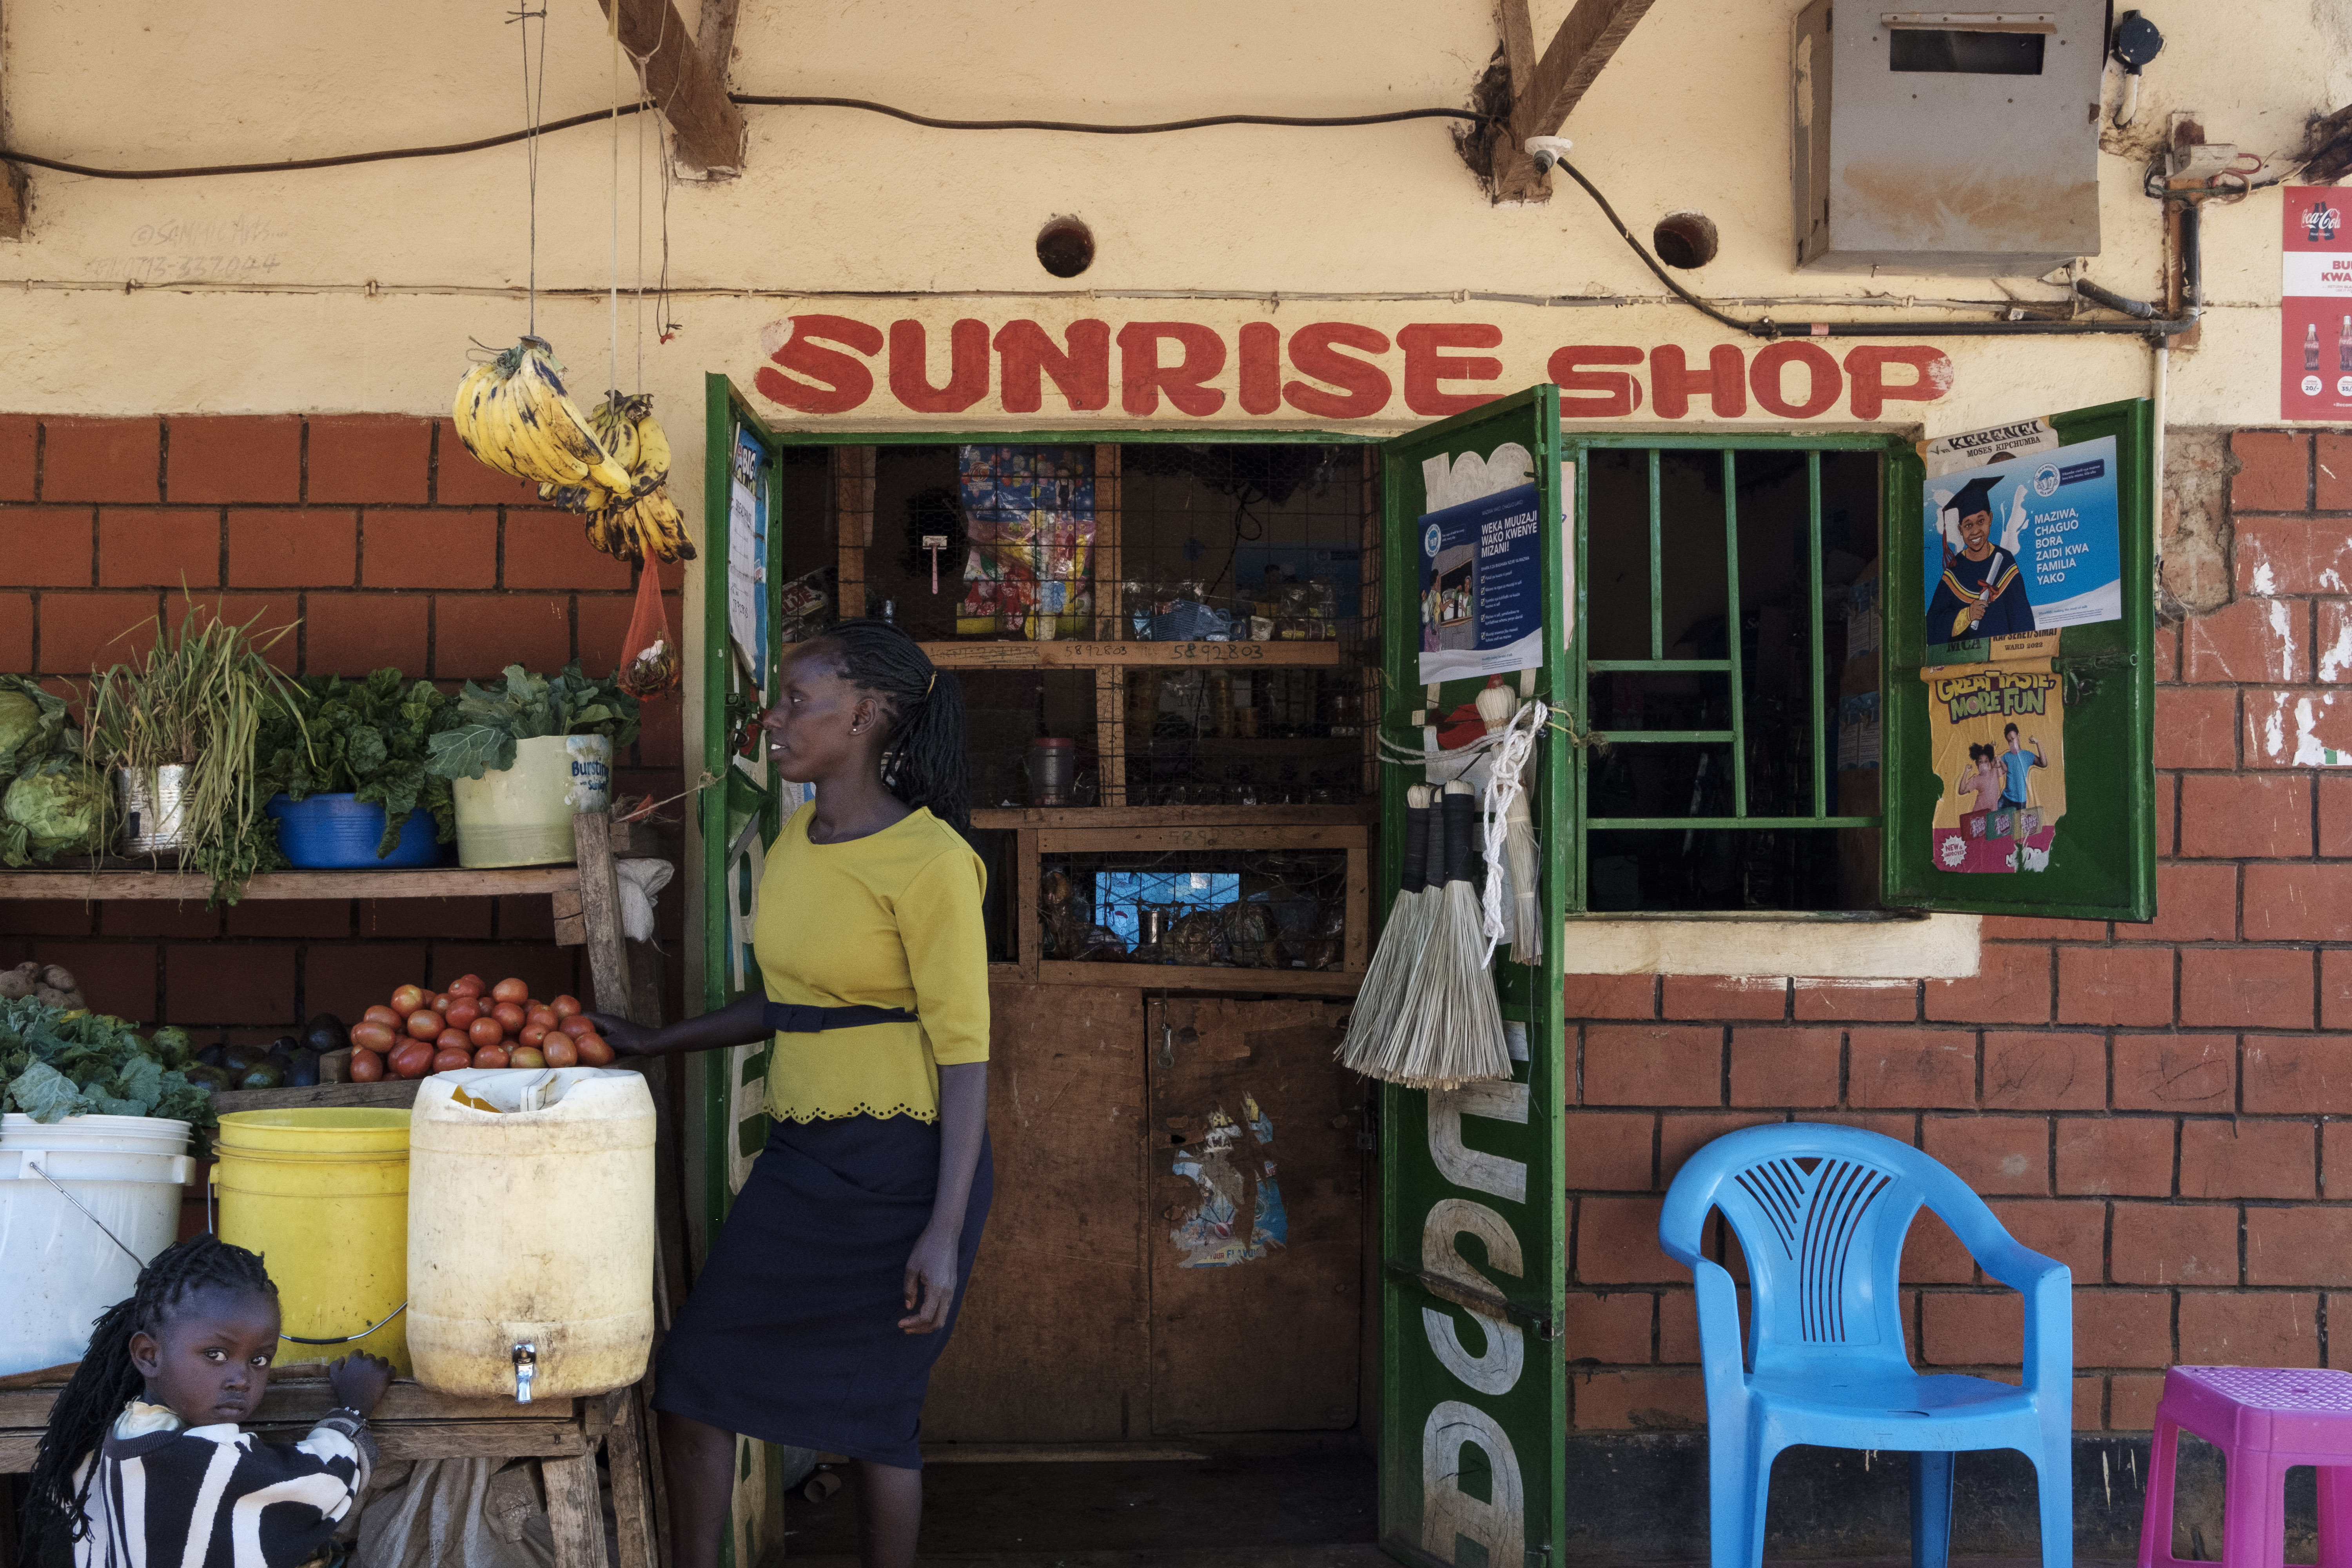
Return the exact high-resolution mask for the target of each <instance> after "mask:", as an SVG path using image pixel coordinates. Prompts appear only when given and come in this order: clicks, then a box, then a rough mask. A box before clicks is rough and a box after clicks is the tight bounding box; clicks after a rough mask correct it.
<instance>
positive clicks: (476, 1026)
mask: <svg viewBox="0 0 2352 1568" xmlns="http://www.w3.org/2000/svg"><path fill="white" fill-rule="evenodd" d="M506 1037H507V1032H506V1031H505V1030H504V1029H501V1028H499V1021H498V1020H497V1019H496V1018H477V1019H475V1020H474V1021H473V1022H472V1023H471V1024H470V1025H468V1026H467V1028H466V1038H467V1039H468V1040H471V1041H472V1042H473V1043H474V1045H475V1047H477V1048H479V1047H487V1046H497V1045H503V1044H505V1043H506Z"/></svg>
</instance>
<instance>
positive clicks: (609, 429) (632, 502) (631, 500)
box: [540, 392, 694, 561]
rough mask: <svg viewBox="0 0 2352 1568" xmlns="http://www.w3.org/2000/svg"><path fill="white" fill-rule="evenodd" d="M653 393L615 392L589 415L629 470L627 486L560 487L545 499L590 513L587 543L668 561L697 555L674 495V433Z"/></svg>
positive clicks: (627, 557)
mask: <svg viewBox="0 0 2352 1568" xmlns="http://www.w3.org/2000/svg"><path fill="white" fill-rule="evenodd" d="M653 409H654V400H653V397H652V395H650V394H647V393H642V392H641V393H639V394H637V395H635V396H634V397H623V396H622V395H620V394H619V393H617V392H615V393H613V394H612V395H609V396H607V397H606V398H605V399H604V402H603V403H602V404H600V405H598V406H597V408H596V411H595V412H594V413H593V414H591V415H589V416H588V422H589V424H591V425H592V426H594V427H595V430H596V434H597V436H598V437H601V438H602V439H603V440H604V444H605V445H606V446H607V447H609V448H611V450H612V453H613V456H614V458H615V459H617V460H618V461H619V463H620V465H621V467H623V468H625V469H627V470H628V473H629V479H630V483H629V487H628V488H627V489H605V488H604V487H601V486H597V485H594V484H589V485H584V486H578V487H572V488H571V489H560V488H559V489H556V491H555V493H553V494H550V493H549V489H550V488H549V487H547V486H544V485H542V486H541V487H540V494H541V498H542V499H543V500H552V501H554V502H555V503H556V504H557V505H558V506H562V507H568V508H570V509H571V510H574V511H582V512H585V513H587V514H588V542H589V543H590V544H592V545H593V546H595V547H596V548H597V549H599V550H601V551H603V552H604V553H605V554H607V555H617V556H619V557H620V558H621V559H622V560H624V561H643V560H645V559H646V557H647V556H648V555H652V556H657V557H659V558H660V559H662V560H664V561H691V560H693V559H694V541H693V540H691V539H689V538H688V537H687V533H686V518H685V516H684V515H683V514H682V513H680V512H679V510H677V502H676V501H673V500H670V499H669V486H668V483H667V480H668V479H669V437H668V436H667V435H665V434H664V433H663V431H662V427H661V426H660V424H659V423H658V422H656V420H655V418H654V414H653Z"/></svg>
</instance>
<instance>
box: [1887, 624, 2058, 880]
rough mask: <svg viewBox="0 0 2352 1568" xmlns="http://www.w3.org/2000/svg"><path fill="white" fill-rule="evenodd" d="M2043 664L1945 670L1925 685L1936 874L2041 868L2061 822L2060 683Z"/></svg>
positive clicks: (1928, 674) (1923, 675)
mask: <svg viewBox="0 0 2352 1568" xmlns="http://www.w3.org/2000/svg"><path fill="white" fill-rule="evenodd" d="M2049 662H2050V661H2049V660H2047V659H2041V660H2036V661H2033V662H2031V663H2025V664H2014V665H2002V664H1979V665H1957V666H1955V665H1946V666H1943V667H1941V668H1927V669H1923V670H1921V671H1920V672H1919V679H1921V680H1922V681H1924V682H1925V683H1926V684H1927V731H1928V734H1929V736H1930V737H1931V742H1932V743H1931V744H1930V746H1929V748H1928V755H1929V757H1930V759H1931V761H1932V763H1933V765H1934V767H1935V769H1936V777H1937V783H1938V784H1940V785H1941V786H1942V788H1941V790H1940V792H1939V793H1938V795H1937V800H1936V815H1935V818H1934V821H1933V823H1932V825H1931V826H1930V827H1929V829H1928V831H1929V832H1930V833H1931V834H1933V835H1934V838H1935V843H1934V849H1933V853H1934V857H1935V864H1936V867H1937V869H1938V870H1944V871H1958V872H1984V873H1988V874H1991V873H2001V874H2007V873H2011V872H2029V871H2042V870H2047V869H2048V868H2049V866H2050V847H2051V845H2052V844H2053V842H2055V841H2056V839H2057V837H2058V819H2059V818H2060V817H2062V816H2065V815H2066V715H2065V711H2064V709H2065V697H2064V687H2063V682H2064V679H2065V678H2064V677H2063V676H2061V675H2058V674H2056V673H2054V672H2053V671H2052V670H2051V668H2049Z"/></svg>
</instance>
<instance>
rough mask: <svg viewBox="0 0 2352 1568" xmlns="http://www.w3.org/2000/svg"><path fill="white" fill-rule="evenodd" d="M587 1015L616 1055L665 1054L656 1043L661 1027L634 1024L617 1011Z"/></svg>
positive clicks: (655, 1055) (644, 1055)
mask: <svg viewBox="0 0 2352 1568" xmlns="http://www.w3.org/2000/svg"><path fill="white" fill-rule="evenodd" d="M585 1016H586V1017H587V1018H588V1020H589V1021H590V1022H591V1023H593V1024H594V1025H595V1026H596V1032H597V1033H598V1034H600V1035H602V1036H604V1043H605V1044H606V1045H608V1046H610V1047H613V1054H614V1055H615V1056H623V1057H657V1056H660V1055H662V1054H663V1053H662V1047H660V1046H659V1045H658V1044H656V1040H657V1039H658V1038H659V1037H660V1035H661V1031H660V1030H659V1029H648V1028H646V1026H644V1025H642V1024H632V1023H630V1022H629V1021H628V1020H627V1019H626V1018H624V1017H622V1016H620V1015H619V1014H617V1013H590V1014H587V1015H585Z"/></svg>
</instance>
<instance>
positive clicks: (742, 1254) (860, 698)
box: [597, 620, 993, 1568]
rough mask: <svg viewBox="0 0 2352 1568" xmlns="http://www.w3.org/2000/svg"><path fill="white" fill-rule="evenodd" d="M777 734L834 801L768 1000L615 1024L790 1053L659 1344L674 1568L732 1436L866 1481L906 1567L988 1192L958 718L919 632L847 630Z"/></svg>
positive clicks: (705, 1044) (784, 871) (805, 832)
mask: <svg viewBox="0 0 2352 1568" xmlns="http://www.w3.org/2000/svg"><path fill="white" fill-rule="evenodd" d="M762 723H763V724H764V726H765V728H766V730H767V731H768V738H769V748H770V752H771V754H772V755H773V756H774V758H775V759H776V762H777V764H778V767H779V769H780V771H781V772H782V774H783V776H784V777H786V778H789V779H794V780H799V781H804V782H807V783H812V784H815V785H816V792H817V793H816V799H815V800H814V802H812V803H811V804H809V805H804V806H803V807H802V808H801V809H800V810H799V811H798V812H796V813H795V814H793V818H792V820H791V821H789V822H787V823H786V824H784V827H783V831H782V834H781V835H780V836H779V837H777V840H776V844H775V847H773V848H772V849H771V850H770V851H769V854H768V864H767V873H766V875H765V877H764V878H763V879H761V884H760V908H759V915H758V919H757V921H756V923H755V925H754V928H753V932H752V951H753V952H754V954H755V955H756V956H757V957H758V959H759V961H760V971H761V977H762V978H763V980H764V981H765V984H766V994H765V996H764V997H762V996H747V997H745V998H744V999H743V1000H741V1001H740V1002H737V1003H735V1004H734V1005H731V1006H728V1007H724V1008H721V1009H720V1010H719V1011H718V1012H715V1013H709V1014H705V1015H704V1016H701V1017H699V1018H690V1019H688V1020H687V1021H686V1022H684V1023H681V1024H673V1025H671V1026H668V1027H667V1028H664V1029H645V1028H640V1027H636V1026H632V1025H630V1024H629V1023H628V1022H626V1021H625V1020H624V1019H620V1018H615V1017H614V1016H611V1015H609V1014H599V1015H597V1021H598V1023H599V1024H600V1025H601V1026H603V1028H604V1037H605V1038H606V1039H607V1040H608V1041H610V1042H611V1043H612V1045H613V1047H614V1048H615V1049H616V1050H618V1051H620V1052H621V1053H623V1054H624V1055H631V1056H661V1055H667V1054H669V1053H671V1052H675V1051H701V1050H712V1049H716V1048H718V1047H723V1046H736V1045H744V1044H749V1043H751V1042H754V1041H758V1040H761V1039H764V1038H767V1037H768V1036H769V1035H770V1033H771V1032H772V1033H773V1035H774V1038H775V1049H774V1051H773V1053H772V1056H771V1058H770V1060H769V1068H768V1082H767V1099H766V1102H767V1107H768V1110H769V1112H770V1114H771V1116H772V1118H773V1128H772V1131H771V1132H770V1133H769V1135H768V1146H767V1148H766V1149H765V1150H764V1151H763V1152H761V1155H760V1157H759V1159H758V1160H757V1161H756V1162H754V1163H753V1164H752V1166H751V1176H750V1178H749V1180H748V1181H746V1183H745V1184H744V1186H743V1190H742V1192H741V1193H740V1194H738V1196H737V1197H736V1200H735V1206H734V1207H733V1209H732V1210H730V1212H729V1214H728V1216H727V1224H726V1226H725V1228H724V1229H723V1230H721V1231H720V1232H719V1239H718V1241H717V1242H716V1243H715V1244H713V1246H712V1247H711V1249H710V1257H709V1261H708V1262H706V1263H705V1264H704V1265H703V1268H702V1272H701V1274H700V1276H699V1277H698V1278H697V1279H696V1280H695V1284H694V1293H693V1295H692V1296H691V1297H689V1298H688V1300H687V1303H686V1306H685V1308H684V1310H681V1311H680V1312H679V1313H678V1316H677V1323H676V1325H675V1326H674V1327H673V1328H672V1329H671V1331H670V1333H669V1337H668V1338H667V1340H666V1341H664V1342H663V1345H662V1351H661V1359H660V1363H659V1377H658V1380H657V1387H658V1393H657V1394H656V1397H655V1401H654V1403H655V1405H656V1408H657V1409H659V1410H660V1411H661V1413H662V1415H661V1424H662V1425H661V1436H662V1446H663V1453H664V1458H665V1461H666V1464H667V1471H668V1479H669V1495H670V1504H671V1509H672V1511H673V1513H674V1515H675V1517H676V1520H677V1525H676V1529H675V1531H674V1536H675V1540H674V1545H675V1555H676V1558H677V1562H676V1568H718V1563H719V1538H720V1536H721V1534H722V1533H723V1532H724V1530H725V1527H726V1521H727V1509H728V1501H729V1498H730V1494H731V1492H732V1490H733V1487H734V1474H735V1435H736V1434H737V1433H748V1434H750V1435H751V1436H754V1437H758V1438H761V1439H763V1440H765V1441H768V1442H772V1443H783V1444H789V1445H792V1446H793V1447H803V1448H814V1449H817V1450H819V1451H821V1452H826V1453H835V1454H846V1455H848V1456H850V1457H851V1458H854V1459H855V1460H856V1461H857V1466H856V1468H857V1480H858V1483H859V1485H858V1494H859V1498H858V1533H859V1538H860V1552H859V1555H860V1557H861V1559H862V1561H863V1562H864V1563H865V1565H866V1568H909V1565H911V1564H912V1563H913V1562H914V1559H915V1533H916V1526H917V1523H918V1521H919V1517H920V1514H921V1510H922V1456H921V1453H920V1451H919V1449H918V1448H917V1447H916V1442H915V1438H916V1432H917V1429H918V1426H919V1418H920V1416H921V1413H922V1405H923V1394H924V1391H925V1389H926V1388H927V1387H928V1386H929V1382H930V1375H931V1365H932V1363H934V1362H936V1361H937V1360H938V1359H939V1355H940V1351H941V1350H942V1349H944V1348H945V1346H946V1342H947V1337H948V1333H949V1331H950V1330H951V1329H952V1328H953V1327H954V1326H955V1315H956V1307H957V1305H958V1304H959V1302H960V1301H961V1299H962V1290H963V1285H964V1281H965V1280H966V1279H967V1278H968V1277H969V1276H970V1273H971V1262H972V1257H973V1254H974V1253H975V1252H976V1251H977V1249H978V1247H979V1246H980V1233H981V1227H982V1225H983V1224H984V1223H985V1222H986V1220H987V1217H988V1205H989V1198H990V1195H991V1194H992V1188H993V1177H992V1166H991V1163H990V1160H989V1152H988V950H987V942H986V938H985V934H984V931H983V929H982V922H981V893H982V889H984V887H985V885H986V882H987V873H986V871H985V869H984V868H982V863H981V860H980V858H979V857H978V856H977V855H975V854H973V853H972V851H971V847H970V846H969V845H968V844H966V843H965V842H964V840H963V838H962V837H961V830H963V829H965V828H968V827H969V826H971V806H970V803H969V801H968V799H967V795H966V783H965V755H964V734H963V699H962V696H961V692H960V691H959V690H958V689H957V686H956V682H955V678H954V677H953V676H950V675H947V674H944V673H942V672H940V671H939V670H937V669H935V668H932V665H931V661H930V660H929V658H926V657H925V656H924V654H923V651H922V649H921V648H920V647H918V646H917V645H916V643H915V641H914V639H912V638H911V637H908V636H907V634H906V633H904V632H902V631H899V630H898V628H896V627H895V626H889V625H887V624H886V623H884V622H881V621H875V620H854V621H844V622H842V623H841V624H840V625H838V626H835V627H834V628H833V629H832V630H831V631H829V632H828V633H826V634H825V636H824V637H822V638H820V639H818V640H817V641H814V642H812V643H809V644H806V645H804V646H803V647H801V648H800V649H799V650H797V652H796V653H795V655H794V657H793V658H792V659H791V661H790V662H789V663H787V664H786V665H785V666H784V668H783V669H782V672H781V673H780V675H779V677H778V701H777V703H776V706H775V707H774V708H773V709H772V710H770V712H769V713H768V715H767V717H766V718H765V719H764V720H763V721H762Z"/></svg>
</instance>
